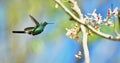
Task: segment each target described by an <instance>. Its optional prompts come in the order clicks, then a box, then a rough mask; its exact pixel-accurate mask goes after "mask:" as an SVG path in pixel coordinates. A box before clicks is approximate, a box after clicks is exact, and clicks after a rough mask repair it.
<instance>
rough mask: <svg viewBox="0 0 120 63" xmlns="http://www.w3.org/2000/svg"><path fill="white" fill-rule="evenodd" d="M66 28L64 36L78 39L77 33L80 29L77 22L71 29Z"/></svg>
mask: <svg viewBox="0 0 120 63" xmlns="http://www.w3.org/2000/svg"><path fill="white" fill-rule="evenodd" d="M66 30H67V33H66V36H68V37H69V38H71V39H74V40H76V41H78V40H79V36H78V33H79V31H80V27H79V25H78V24H74V25H73V26H72V28H71V29H68V28H66Z"/></svg>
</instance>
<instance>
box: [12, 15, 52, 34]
mask: <svg viewBox="0 0 120 63" xmlns="http://www.w3.org/2000/svg"><path fill="white" fill-rule="evenodd" d="M29 17H30V18H31V20H32V21H33V22H34V23H35V26H34V27H26V28H25V29H24V31H12V33H27V34H29V35H33V36H34V35H38V34H40V33H42V32H43V31H44V28H45V26H46V25H47V24H53V23H47V22H46V21H42V22H40V23H39V22H38V21H37V20H36V19H35V18H34V17H33V16H31V15H29Z"/></svg>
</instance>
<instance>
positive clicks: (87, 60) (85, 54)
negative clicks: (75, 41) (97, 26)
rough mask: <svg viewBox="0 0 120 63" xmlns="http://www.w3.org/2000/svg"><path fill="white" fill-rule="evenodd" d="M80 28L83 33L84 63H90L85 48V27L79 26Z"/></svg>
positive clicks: (86, 48)
mask: <svg viewBox="0 0 120 63" xmlns="http://www.w3.org/2000/svg"><path fill="white" fill-rule="evenodd" d="M80 28H81V31H82V33H83V39H82V46H83V51H84V56H85V63H90V56H89V50H88V46H87V32H86V27H85V26H84V25H81V27H80Z"/></svg>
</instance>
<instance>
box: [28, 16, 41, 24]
mask: <svg viewBox="0 0 120 63" xmlns="http://www.w3.org/2000/svg"><path fill="white" fill-rule="evenodd" d="M29 17H30V18H31V19H32V21H33V22H34V23H35V25H36V26H39V25H40V24H39V22H38V21H37V20H36V19H35V18H34V17H33V16H31V15H29Z"/></svg>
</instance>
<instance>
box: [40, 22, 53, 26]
mask: <svg viewBox="0 0 120 63" xmlns="http://www.w3.org/2000/svg"><path fill="white" fill-rule="evenodd" d="M47 24H53V23H47V22H46V21H44V22H43V23H42V25H43V26H46V25H47Z"/></svg>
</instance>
